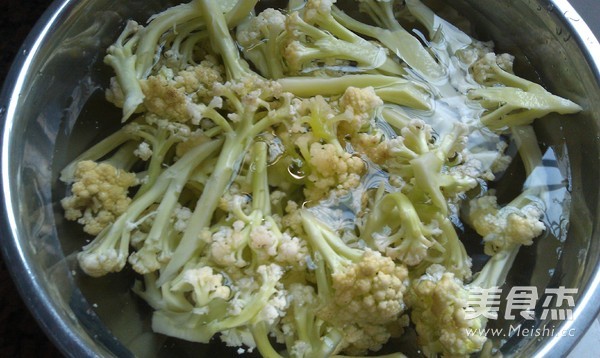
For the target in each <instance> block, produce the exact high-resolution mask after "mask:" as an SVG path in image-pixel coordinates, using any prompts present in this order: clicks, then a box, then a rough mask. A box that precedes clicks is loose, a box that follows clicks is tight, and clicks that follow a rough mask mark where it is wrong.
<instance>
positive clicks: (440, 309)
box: [407, 265, 486, 356]
mask: <svg viewBox="0 0 600 358" xmlns="http://www.w3.org/2000/svg"><path fill="white" fill-rule="evenodd" d="M468 300H469V291H468V290H467V289H466V288H465V287H464V286H463V284H462V282H461V281H460V280H458V279H457V278H456V277H455V276H454V274H453V273H450V272H445V269H444V267H443V266H441V265H432V266H431V267H430V268H428V269H427V274H425V275H424V276H422V277H421V278H420V279H418V280H416V281H415V282H414V283H413V284H412V285H411V290H410V291H409V293H408V294H407V301H408V303H409V305H410V306H411V308H412V313H411V318H412V322H413V323H414V324H415V329H416V331H417V335H418V342H419V344H420V345H421V346H422V347H423V350H424V352H425V354H426V355H427V356H435V355H436V354H438V353H441V354H442V355H444V356H468V355H469V354H471V353H475V352H478V351H480V350H481V348H482V347H483V344H484V343H485V341H486V337H484V336H480V335H478V334H477V333H476V332H479V331H478V329H481V328H483V321H482V320H481V319H479V317H478V318H475V319H470V320H469V319H466V316H465V313H466V311H465V307H467V306H468Z"/></svg>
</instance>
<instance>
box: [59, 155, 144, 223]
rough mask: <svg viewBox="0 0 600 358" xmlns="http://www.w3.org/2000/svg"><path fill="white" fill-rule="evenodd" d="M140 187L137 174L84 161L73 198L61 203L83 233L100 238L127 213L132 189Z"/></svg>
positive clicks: (80, 167)
mask: <svg viewBox="0 0 600 358" xmlns="http://www.w3.org/2000/svg"><path fill="white" fill-rule="evenodd" d="M135 185H137V179H136V176H135V174H133V173H128V172H125V171H123V170H119V169H117V168H115V167H114V166H112V165H111V164H108V163H96V162H93V161H90V160H85V161H81V162H79V163H78V164H77V168H76V170H75V182H74V183H73V185H72V186H71V192H72V195H71V196H67V197H65V198H64V199H62V200H61V204H62V207H63V208H64V209H65V218H66V219H67V220H73V221H75V220H77V222H78V223H80V224H81V225H83V231H85V232H86V233H88V234H90V235H98V234H99V233H100V232H101V231H102V230H103V229H104V228H106V227H107V226H108V225H110V224H111V223H113V222H114V221H115V219H116V218H117V217H118V216H119V215H121V214H123V213H124V212H125V210H127V207H128V206H129V203H130V202H131V198H129V197H128V196H127V193H128V190H129V188H130V187H132V186H135Z"/></svg>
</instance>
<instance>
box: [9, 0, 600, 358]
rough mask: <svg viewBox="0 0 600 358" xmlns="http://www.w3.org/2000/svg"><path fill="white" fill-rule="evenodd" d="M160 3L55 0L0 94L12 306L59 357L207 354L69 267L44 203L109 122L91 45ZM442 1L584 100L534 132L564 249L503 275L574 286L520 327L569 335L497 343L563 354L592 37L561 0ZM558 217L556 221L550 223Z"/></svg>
mask: <svg viewBox="0 0 600 358" xmlns="http://www.w3.org/2000/svg"><path fill="white" fill-rule="evenodd" d="M339 1H340V2H341V1H343V0H339ZM167 4H169V2H168V1H166V0H128V1H127V2H124V1H120V0H79V1H77V0H62V1H56V2H55V3H54V4H53V5H52V6H51V7H50V9H49V10H48V11H47V12H46V13H45V15H44V16H43V18H42V19H41V20H40V21H39V23H38V24H37V26H36V27H35V29H34V31H33V32H32V34H31V35H30V36H29V37H28V39H27V41H26V43H25V44H24V46H23V48H22V52H21V53H20V54H19V55H18V57H17V59H16V62H15V64H14V65H13V67H12V70H11V72H10V74H9V76H8V77H7V78H6V82H5V83H6V85H5V87H4V90H3V92H2V97H1V100H0V114H1V115H2V117H3V120H4V129H3V136H2V188H3V195H4V205H3V208H2V209H3V215H2V219H3V227H2V230H3V236H2V248H3V254H4V258H5V261H6V263H7V265H8V267H9V268H10V270H11V272H12V275H13V278H14V279H15V282H16V284H17V286H18V288H19V290H20V292H21V294H22V297H23V299H24V300H25V302H26V304H27V305H28V306H29V308H30V309H31V311H32V312H33V314H34V315H35V317H36V318H37V320H38V321H39V323H40V324H41V326H42V327H43V328H44V330H45V331H46V333H47V334H48V335H49V336H50V337H51V338H52V340H53V341H54V343H56V345H57V346H58V347H59V348H60V349H61V350H62V351H63V352H64V353H65V354H67V355H69V356H73V357H84V356H111V355H114V356H122V357H127V356H132V355H140V356H148V357H150V356H159V355H164V354H170V355H178V356H185V355H186V352H190V355H195V356H198V355H202V352H203V351H205V352H208V351H210V349H211V348H210V347H209V348H199V347H198V346H197V345H189V344H185V343H182V342H178V341H175V340H170V339H166V338H164V337H161V336H158V335H155V334H153V333H151V331H150V328H149V320H148V317H149V315H148V311H147V309H146V308H145V306H144V305H143V304H142V303H141V302H140V301H139V300H137V299H136V298H135V297H134V296H133V295H132V294H131V293H130V286H131V282H132V275H128V274H124V275H120V276H118V278H115V276H110V277H106V278H102V279H94V280H91V279H88V278H87V277H85V276H83V275H82V274H80V273H79V271H78V270H77V266H76V263H75V260H73V253H74V252H76V251H77V250H78V249H79V248H80V247H81V245H82V244H83V240H84V239H83V238H82V236H81V235H80V234H79V229H78V228H74V227H73V226H72V225H70V224H68V223H65V222H64V221H63V219H62V214H61V209H60V207H59V205H57V203H58V200H60V198H61V197H62V196H63V195H64V191H65V188H64V186H62V185H61V184H60V183H59V181H58V180H57V173H58V171H59V170H60V169H61V168H62V166H63V165H64V164H65V163H66V162H68V161H69V160H70V159H71V158H72V157H73V156H74V154H75V153H77V152H78V151H81V150H82V149H83V148H84V147H85V146H87V145H89V144H90V143H91V142H93V141H94V140H97V138H98V136H99V133H100V134H101V133H105V132H106V131H109V130H111V128H113V127H114V126H115V124H116V122H118V121H116V120H115V119H116V118H119V115H118V112H117V111H111V110H110V109H107V106H105V105H104V102H103V95H102V91H101V88H102V87H103V86H105V85H106V82H107V78H108V72H107V69H106V67H105V66H104V65H102V57H103V53H104V50H105V48H106V47H107V46H108V45H109V44H110V43H111V42H112V41H113V39H114V38H115V36H116V34H117V33H118V32H119V31H120V28H122V26H123V24H124V20H125V19H128V18H135V19H138V20H142V21H143V20H145V19H146V18H147V17H148V16H149V15H150V14H152V13H154V12H156V11H157V10H159V9H161V8H163V7H164V6H165V5H167ZM452 4H453V6H455V7H456V9H458V10H459V12H461V13H462V14H464V15H466V16H467V17H468V18H469V19H471V20H472V25H473V28H474V29H475V31H476V32H477V33H478V34H479V35H481V36H483V37H485V38H493V39H494V40H495V41H496V43H497V46H498V48H499V49H501V50H504V51H508V52H511V53H516V54H517V55H518V57H519V59H520V62H521V63H529V64H530V65H531V67H530V68H534V69H535V70H536V72H535V73H533V72H531V73H530V75H531V76H537V75H539V78H541V79H542V80H543V82H544V84H545V85H546V86H547V87H548V88H549V89H550V90H551V91H552V92H554V93H557V94H559V95H561V96H564V97H567V98H570V99H572V100H574V101H576V102H578V103H579V104H581V105H582V106H583V107H584V108H585V110H584V112H582V113H580V114H579V115H577V116H573V117H571V118H568V119H565V118H551V119H549V120H547V121H540V122H539V123H540V124H539V125H537V127H536V129H537V131H538V134H539V136H540V138H541V139H542V140H543V141H544V142H545V144H546V145H548V146H550V147H552V148H556V149H557V151H558V152H559V153H560V155H559V159H560V160H561V161H563V162H564V163H566V165H565V168H566V169H567V170H568V174H569V178H570V183H569V189H570V192H571V205H570V206H571V216H570V226H569V229H568V231H563V233H564V234H565V238H566V240H565V241H564V243H563V242H560V241H558V240H556V239H555V238H553V239H548V240H554V241H553V242H551V243H549V244H545V243H538V244H536V245H535V246H533V247H531V248H529V249H528V250H527V251H526V252H525V253H524V254H523V255H524V256H523V259H522V260H521V261H520V262H521V264H520V265H519V266H517V267H515V269H514V270H513V275H512V276H511V280H512V282H519V283H520V284H525V285H536V286H538V287H539V288H541V289H544V288H546V287H558V286H565V287H569V288H578V289H579V294H578V295H577V296H576V308H575V310H574V315H573V316H574V317H573V320H572V321H551V320H543V321H535V322H534V324H535V325H536V327H555V329H556V330H563V329H567V330H574V331H571V332H575V334H574V335H573V336H570V335H566V336H560V335H557V336H555V337H543V338H542V339H540V337H522V338H521V339H516V340H515V339H510V340H508V341H507V342H505V344H504V345H503V348H502V352H503V353H504V354H505V355H509V356H510V355H516V354H522V355H524V356H533V355H536V354H537V355H540V356H543V355H551V356H564V355H566V353H567V352H568V351H569V350H570V349H571V348H572V347H573V346H574V345H575V343H576V342H577V340H578V339H579V338H580V337H581V336H582V335H583V334H584V332H585V331H586V330H587V328H588V327H589V326H590V324H591V322H592V321H593V320H594V319H595V318H596V317H597V314H598V311H599V308H600V288H599V285H600V265H599V261H600V260H599V259H600V232H599V228H600V218H599V214H600V210H599V209H600V208H599V203H600V201H599V199H600V197H599V196H600V185H599V183H600V45H599V44H598V42H597V41H596V39H595V38H594V36H593V35H592V33H591V31H590V30H589V29H588V27H587V26H586V25H585V24H584V22H583V21H582V20H581V18H580V17H579V15H578V14H577V13H576V12H575V11H574V10H573V8H572V7H571V6H570V5H569V3H568V2H567V1H566V0H489V1H483V0H455V1H453V2H452ZM525 59H527V61H529V62H526V61H524V60H525ZM525 67H527V66H525ZM558 224H559V225H563V226H561V228H562V229H566V226H564V224H565V223H564V222H563V223H558ZM557 249H558V250H557ZM549 268H551V269H553V270H552V271H550V273H549V272H548V269H549Z"/></svg>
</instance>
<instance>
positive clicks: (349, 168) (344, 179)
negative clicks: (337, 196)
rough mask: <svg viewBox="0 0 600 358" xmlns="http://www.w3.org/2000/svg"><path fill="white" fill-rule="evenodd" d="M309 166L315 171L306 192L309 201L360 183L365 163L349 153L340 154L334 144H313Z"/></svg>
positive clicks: (311, 174) (309, 177) (309, 178)
mask: <svg viewBox="0 0 600 358" xmlns="http://www.w3.org/2000/svg"><path fill="white" fill-rule="evenodd" d="M309 165H310V167H311V168H312V169H313V171H312V172H311V173H310V174H309V175H308V177H307V179H308V181H309V182H310V185H307V187H306V189H305V190H304V195H305V196H306V198H307V199H308V200H309V201H313V200H315V201H316V200H319V199H322V198H324V197H325V196H326V195H327V194H328V193H329V191H330V190H331V189H340V190H348V189H351V188H354V187H356V186H357V185H358V184H359V182H360V175H361V174H362V173H363V171H364V169H365V165H364V162H363V161H362V159H360V158H359V157H357V156H353V155H351V154H350V153H347V152H339V151H338V150H337V148H336V147H335V145H333V144H320V143H313V144H311V146H310V160H309Z"/></svg>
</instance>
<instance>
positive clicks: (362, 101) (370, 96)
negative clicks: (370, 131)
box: [339, 87, 383, 124]
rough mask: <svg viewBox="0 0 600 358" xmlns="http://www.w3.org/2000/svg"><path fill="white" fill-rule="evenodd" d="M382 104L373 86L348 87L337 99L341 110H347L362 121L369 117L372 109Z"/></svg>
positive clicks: (372, 111) (371, 114)
mask: <svg viewBox="0 0 600 358" xmlns="http://www.w3.org/2000/svg"><path fill="white" fill-rule="evenodd" d="M382 105H383V101H382V100H381V98H380V97H379V96H378V95H377V94H376V93H375V89H374V88H373V87H365V88H358V87H348V88H347V89H346V91H345V92H344V94H343V95H342V97H340V100H339V106H340V109H341V110H342V111H349V112H350V113H352V115H353V116H354V117H355V118H359V119H362V120H363V121H364V120H365V119H371V117H372V116H373V113H374V111H375V110H376V109H377V108H378V107H379V106H382ZM359 123H360V122H359ZM361 124H362V123H361Z"/></svg>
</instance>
